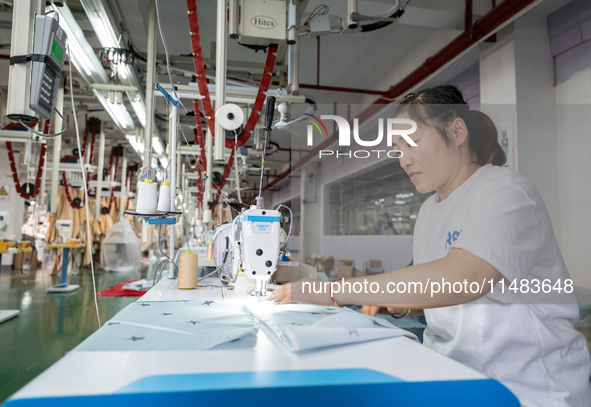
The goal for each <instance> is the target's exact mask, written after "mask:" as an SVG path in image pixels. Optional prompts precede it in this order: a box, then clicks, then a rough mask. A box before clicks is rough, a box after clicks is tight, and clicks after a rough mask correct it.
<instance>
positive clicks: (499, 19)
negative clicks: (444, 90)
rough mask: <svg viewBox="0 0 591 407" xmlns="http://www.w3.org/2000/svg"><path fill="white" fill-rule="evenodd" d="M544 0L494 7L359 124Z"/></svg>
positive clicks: (389, 92)
mask: <svg viewBox="0 0 591 407" xmlns="http://www.w3.org/2000/svg"><path fill="white" fill-rule="evenodd" d="M541 1H542V0H512V1H504V2H502V3H500V4H499V5H498V6H497V7H495V8H493V9H492V10H491V11H489V12H488V13H487V14H485V15H484V16H483V17H482V18H480V19H479V20H477V21H476V22H475V23H474V24H473V26H472V35H471V36H470V37H468V36H467V35H466V33H465V32H463V33H461V34H460V35H459V36H457V37H456V38H455V39H454V40H452V41H451V42H450V43H449V44H447V45H446V46H445V47H443V48H442V49H441V50H440V51H439V52H437V53H436V54H435V55H433V56H432V57H430V58H428V59H427V60H426V61H425V62H424V63H423V64H422V65H421V66H419V67H418V68H417V69H415V70H414V71H413V72H412V73H410V74H409V75H408V76H407V77H406V78H404V79H403V80H401V81H400V82H398V83H397V84H396V85H394V86H392V87H390V89H388V90H387V91H386V92H384V93H383V95H382V96H381V97H380V98H378V99H377V100H376V101H374V102H373V103H372V104H371V105H370V106H369V107H368V108H367V109H365V110H364V111H363V112H361V113H360V114H359V116H358V118H359V123H364V122H366V121H367V120H369V119H370V118H372V117H373V116H375V115H376V114H378V113H379V112H380V111H381V110H382V109H383V108H384V105H386V104H391V103H393V102H395V101H396V99H397V98H399V97H400V96H402V95H403V94H404V93H405V92H407V91H408V90H410V89H413V88H414V87H416V86H418V85H419V84H421V83H423V82H424V81H425V80H427V79H428V78H429V77H430V76H432V75H434V74H435V73H436V72H437V71H439V70H440V69H442V68H443V67H445V66H446V65H448V64H449V63H451V62H452V61H453V60H454V59H457V58H459V57H460V56H461V55H462V54H463V53H465V52H467V51H469V50H470V48H472V46H474V45H476V44H477V43H478V42H482V41H484V40H486V39H487V38H488V37H490V36H491V35H493V34H495V33H496V32H497V31H499V30H500V29H501V28H503V27H505V26H506V25H508V24H510V23H511V22H512V21H514V20H515V19H517V18H518V17H519V16H521V15H522V14H524V13H526V12H527V11H529V10H530V9H531V8H533V7H535V6H536V5H537V4H538V3H541ZM337 141H338V134H333V135H331V136H330V137H328V138H327V139H326V140H325V141H324V142H323V143H321V144H320V145H318V146H317V147H315V148H314V149H313V150H312V151H311V152H310V153H309V154H307V155H306V156H305V157H303V158H302V159H301V160H299V161H298V162H297V163H295V164H293V165H292V166H291V168H290V169H288V170H286V171H284V172H283V173H281V174H280V175H279V176H278V177H277V178H275V179H274V180H273V181H271V182H270V183H269V184H267V185H266V186H265V187H263V191H266V190H268V189H270V188H272V187H273V186H275V185H277V184H278V183H280V182H281V181H283V180H284V179H285V178H287V177H288V176H289V175H290V174H291V173H292V172H294V171H297V170H298V169H300V168H301V167H302V166H303V165H305V164H306V163H308V162H309V161H310V160H312V159H313V158H315V157H317V155H318V152H319V151H320V150H325V149H328V148H329V147H330V146H332V145H333V144H334V143H336V142H337Z"/></svg>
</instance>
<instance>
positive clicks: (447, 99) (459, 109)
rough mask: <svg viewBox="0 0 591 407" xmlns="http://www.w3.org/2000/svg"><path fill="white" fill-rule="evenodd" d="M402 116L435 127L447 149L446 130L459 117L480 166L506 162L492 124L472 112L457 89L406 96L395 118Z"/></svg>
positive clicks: (426, 90) (485, 116)
mask: <svg viewBox="0 0 591 407" xmlns="http://www.w3.org/2000/svg"><path fill="white" fill-rule="evenodd" d="M401 115H405V116H408V117H409V118H410V119H412V120H414V121H415V122H417V123H421V124H424V125H427V126H431V127H434V128H435V129H436V130H437V131H438V132H439V133H440V134H441V136H442V137H443V138H444V140H445V142H446V143H447V144H448V145H449V142H450V141H449V137H448V135H447V130H446V129H447V126H448V125H449V124H450V123H451V122H452V121H453V120H454V119H456V118H458V117H459V118H461V119H462V120H464V122H465V123H466V127H467V128H468V146H469V148H470V151H471V152H473V153H474V154H475V155H476V163H477V164H479V165H486V164H493V165H504V164H505V162H507V156H506V155H505V152H504V151H503V149H502V148H501V146H500V144H499V141H498V133H497V128H496V126H495V124H494V123H493V121H492V120H491V119H490V117H488V116H487V115H486V114H484V113H482V112H479V111H477V110H470V107H469V106H468V103H466V101H465V100H464V95H463V94H462V92H461V91H460V90H459V89H458V88H456V87H455V86H451V85H442V86H436V87H434V88H429V89H423V90H420V91H418V92H417V93H412V94H410V95H407V96H406V99H404V100H403V101H402V102H401V103H400V106H398V110H397V111H396V116H401Z"/></svg>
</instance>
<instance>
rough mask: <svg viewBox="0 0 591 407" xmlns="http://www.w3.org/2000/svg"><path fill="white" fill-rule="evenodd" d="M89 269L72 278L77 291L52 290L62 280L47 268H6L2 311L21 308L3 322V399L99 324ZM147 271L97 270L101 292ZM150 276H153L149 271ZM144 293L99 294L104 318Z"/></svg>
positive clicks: (0, 283)
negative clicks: (107, 295) (111, 295)
mask: <svg viewBox="0 0 591 407" xmlns="http://www.w3.org/2000/svg"><path fill="white" fill-rule="evenodd" d="M90 274H91V273H90V269H82V270H81V271H80V272H79V273H78V274H77V275H72V276H69V278H68V282H69V283H70V284H79V285H80V288H79V289H78V290H77V291H74V292H71V293H66V294H55V293H53V294H48V293H46V292H45V290H46V289H47V288H48V287H51V286H52V285H54V284H57V283H59V282H60V277H59V276H50V275H49V271H48V270H37V271H33V272H30V273H29V274H27V275H24V274H22V273H21V272H20V271H17V270H12V269H11V267H10V266H2V268H1V271H0V310H9V309H12V310H16V309H17V310H20V314H19V315H18V316H17V317H16V318H12V319H10V320H7V321H5V322H2V323H0V403H3V402H4V401H5V400H6V399H7V398H8V397H9V396H10V395H11V394H13V393H14V392H16V391H17V390H18V389H20V388H21V387H23V386H24V385H25V384H27V383H28V382H30V381H31V380H33V379H34V378H35V377H36V376H37V375H39V374H40V373H41V372H43V371H44V370H45V369H47V368H48V367H49V366H51V365H52V364H53V363H55V362H56V361H57V360H58V359H60V358H61V357H63V356H64V355H65V354H66V353H67V352H69V351H70V350H72V349H73V348H74V347H76V346H77V345H78V344H79V343H80V342H82V341H83V340H84V339H86V338H87V337H88V336H89V335H90V334H92V333H93V332H94V331H95V330H96V329H97V327H98V322H97V316H96V309H95V305H94V296H93V288H92V279H91V277H90ZM146 274H147V270H142V271H141V272H140V271H134V272H127V273H114V272H105V271H102V270H100V271H99V270H97V271H96V273H95V275H96V284H97V287H96V289H97V292H98V291H101V290H104V289H107V288H109V287H110V286H112V285H114V284H117V283H120V282H122V281H127V280H133V279H138V278H146ZM150 277H151V274H150ZM138 298H139V297H99V301H98V304H99V314H100V318H101V322H105V321H107V320H109V319H111V318H112V317H113V316H114V315H115V314H116V313H117V312H118V311H119V310H121V309H122V308H124V307H125V306H127V305H128V304H130V303H132V302H134V301H136V300H137V299H138Z"/></svg>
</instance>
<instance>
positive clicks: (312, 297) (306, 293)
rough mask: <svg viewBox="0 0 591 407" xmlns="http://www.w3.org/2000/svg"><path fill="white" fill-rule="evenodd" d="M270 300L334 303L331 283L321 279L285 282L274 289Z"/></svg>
mask: <svg viewBox="0 0 591 407" xmlns="http://www.w3.org/2000/svg"><path fill="white" fill-rule="evenodd" d="M267 299H268V300H269V301H280V302H281V304H289V303H290V302H294V301H297V302H305V303H308V304H317V305H333V303H332V301H331V299H330V283H329V282H328V281H320V280H311V279H305V280H299V281H294V282H293V283H287V284H283V285H282V286H281V287H280V288H278V289H276V290H274V291H273V294H271V295H270V296H269V297H267Z"/></svg>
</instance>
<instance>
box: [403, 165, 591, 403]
mask: <svg viewBox="0 0 591 407" xmlns="http://www.w3.org/2000/svg"><path fill="white" fill-rule="evenodd" d="M452 248H460V249H463V250H466V251H468V252H470V253H472V254H474V255H476V256H478V257H479V258H481V259H483V260H485V261H486V262H488V263H489V264H491V265H493V266H494V267H495V268H496V269H497V270H498V271H499V272H500V273H501V274H502V275H503V276H504V277H505V280H506V281H505V283H506V284H505V287H506V288H507V287H508V285H509V284H510V283H511V282H512V281H513V280H514V279H522V278H527V279H530V280H532V279H539V280H543V279H546V278H549V279H552V280H553V281H554V280H556V278H560V279H561V280H563V281H564V279H567V278H570V277H569V275H568V271H567V270H566V267H565V265H564V262H563V260H562V256H561V254H560V251H559V248H558V245H557V243H556V240H555V238H554V232H553V231H552V226H551V222H550V217H549V215H548V213H547V210H546V207H545V205H544V203H543V201H542V199H541V197H540V195H539V193H538V192H537V190H536V188H535V187H534V186H533V184H532V183H531V182H530V181H529V180H527V179H526V178H525V177H524V176H523V175H521V174H520V173H518V172H516V171H513V170H510V169H508V168H503V167H496V166H492V165H487V166H484V167H482V168H480V169H479V170H478V171H477V172H476V173H475V174H474V175H472V177H470V178H469V179H468V180H467V181H466V182H464V183H463V184H462V185H461V186H460V187H459V188H457V189H456V190H455V191H454V192H453V193H452V194H451V195H450V196H449V197H447V198H446V199H444V200H443V201H441V202H436V194H435V195H433V196H432V197H430V198H429V199H427V200H426V201H425V202H424V204H423V205H422V207H421V209H420V212H419V216H418V219H417V223H416V227H415V239H414V243H413V254H414V261H415V264H421V263H425V262H429V261H433V260H437V259H439V258H442V257H444V256H446V255H447V254H448V253H449V252H450V251H451V250H452ZM500 289H501V286H500V284H497V286H495V293H494V294H491V293H489V294H487V295H486V296H484V297H483V298H481V299H479V300H478V301H475V302H472V303H469V304H463V305H457V306H452V307H443V308H438V309H428V310H425V316H426V318H427V329H426V330H425V334H424V343H425V345H427V346H428V347H430V348H432V349H434V350H436V351H438V352H440V353H442V354H444V355H447V356H449V357H452V358H454V359H456V360H458V361H459V362H461V363H464V364H466V365H468V366H471V367H473V368H475V369H477V370H479V371H481V372H482V373H484V374H486V375H488V376H490V377H492V378H495V379H498V380H499V381H500V382H501V383H503V384H504V385H506V386H507V387H508V388H509V389H510V390H511V391H512V392H513V393H514V394H515V395H516V396H517V397H518V398H519V400H520V402H521V404H522V405H524V406H553V407H556V406H591V392H590V389H589V374H590V361H589V352H588V350H587V347H586V341H585V338H584V337H583V335H582V334H581V333H579V332H577V331H576V330H575V329H574V323H576V321H577V320H578V317H579V309H578V306H577V304H576V299H575V297H574V295H573V294H561V295H550V294H543V295H542V296H540V295H538V296H527V295H522V294H517V295H515V294H514V293H513V292H511V291H508V290H507V289H506V290H505V293H500V292H499V291H500Z"/></svg>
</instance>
